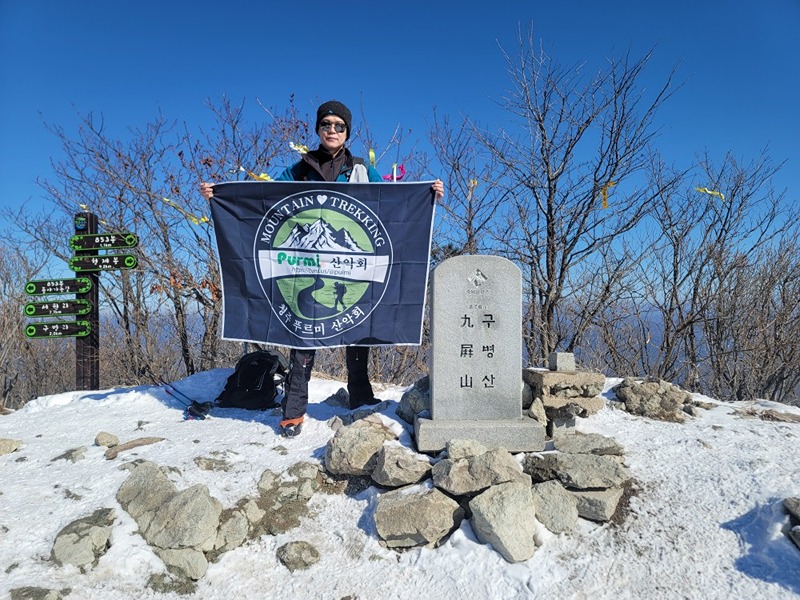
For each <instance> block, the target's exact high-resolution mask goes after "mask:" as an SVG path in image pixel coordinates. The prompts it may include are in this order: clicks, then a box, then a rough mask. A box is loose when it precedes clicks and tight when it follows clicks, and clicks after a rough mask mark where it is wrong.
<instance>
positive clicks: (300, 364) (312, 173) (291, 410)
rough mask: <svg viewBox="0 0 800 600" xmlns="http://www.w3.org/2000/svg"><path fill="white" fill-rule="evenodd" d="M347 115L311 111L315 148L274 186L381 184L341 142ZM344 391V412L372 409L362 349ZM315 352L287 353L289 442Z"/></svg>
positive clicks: (205, 192)
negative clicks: (346, 404)
mask: <svg viewBox="0 0 800 600" xmlns="http://www.w3.org/2000/svg"><path fill="white" fill-rule="evenodd" d="M351 123H352V115H351V113H350V110H349V109H348V108H347V107H346V106H345V105H344V104H342V103H341V102H339V101H337V100H329V101H328V102H324V103H323V104H322V105H320V107H319V108H318V109H317V120H316V125H315V131H316V133H317V135H318V136H319V141H320V143H319V147H318V148H317V149H316V150H311V151H309V152H306V153H305V154H303V155H302V157H301V159H300V160H299V161H297V162H296V163H295V164H293V165H292V166H290V167H288V168H287V169H285V170H284V171H283V172H282V173H281V174H280V175H279V176H278V177H277V178H276V181H341V182H347V181H350V182H354V183H367V182H382V181H383V178H382V177H381V175H380V174H379V173H378V172H377V171H376V170H375V168H374V167H372V166H371V165H365V164H364V161H363V159H360V158H356V157H354V156H353V155H352V153H351V152H350V150H349V149H348V148H347V147H346V146H345V143H346V142H347V140H348V139H350V132H351ZM431 191H432V192H433V194H434V195H435V197H436V199H437V200H438V199H439V198H442V197H443V196H444V184H443V183H442V181H441V180H438V179H437V180H436V181H435V182H434V183H433V185H432V186H431ZM200 193H201V194H202V196H203V197H204V198H205V199H207V200H210V199H211V196H212V195H213V184H210V183H202V184H200ZM345 355H346V364H347V391H348V394H349V396H350V409H351V410H353V409H356V408H358V407H360V406H365V405H374V404H377V403H378V402H380V400H379V399H377V398H375V395H374V393H373V390H372V385H371V384H370V381H369V374H368V359H369V347H368V346H347V347H346V349H345ZM315 356H316V350H314V349H307V348H292V350H291V352H290V356H289V363H290V366H289V372H288V374H287V376H286V380H285V382H284V388H285V392H286V394H285V400H284V403H283V419H282V420H281V422H280V428H281V435H283V436H284V437H294V436H296V435H298V434H299V433H300V431H301V429H302V424H303V421H304V419H305V414H306V409H307V406H308V382H309V380H310V379H311V371H312V368H313V366H314V358H315Z"/></svg>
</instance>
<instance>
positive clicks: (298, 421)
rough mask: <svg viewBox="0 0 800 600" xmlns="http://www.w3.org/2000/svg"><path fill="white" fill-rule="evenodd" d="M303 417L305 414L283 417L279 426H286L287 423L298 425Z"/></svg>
mask: <svg viewBox="0 0 800 600" xmlns="http://www.w3.org/2000/svg"><path fill="white" fill-rule="evenodd" d="M305 418H306V416H305V415H301V416H299V417H296V418H294V419H284V420H283V421H281V427H286V426H287V425H300V423H302V422H303V421H304V420H305Z"/></svg>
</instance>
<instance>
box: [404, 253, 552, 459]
mask: <svg viewBox="0 0 800 600" xmlns="http://www.w3.org/2000/svg"><path fill="white" fill-rule="evenodd" d="M431 315H432V319H431V358H430V364H429V367H430V368H429V378H430V400H431V418H430V419H425V418H418V419H417V420H416V422H415V424H414V430H415V436H416V441H417V449H418V450H419V451H420V452H438V451H440V450H442V449H444V448H445V447H446V445H447V442H449V441H450V440H452V439H472V440H475V441H478V442H480V443H481V444H483V445H484V446H486V447H487V448H489V449H492V448H499V447H502V448H505V449H506V450H508V451H510V452H534V451H540V450H543V449H544V445H545V430H544V427H543V426H542V425H541V424H540V423H538V422H537V421H535V420H534V419H531V418H529V417H524V416H523V415H522V275H521V273H520V270H519V268H518V267H517V266H516V265H515V264H514V263H512V262H511V261H510V260H507V259H505V258H502V257H499V256H457V257H454V258H449V259H447V260H445V261H444V262H442V264H440V265H439V266H438V267H437V268H436V269H435V270H434V272H433V278H432V293H431Z"/></svg>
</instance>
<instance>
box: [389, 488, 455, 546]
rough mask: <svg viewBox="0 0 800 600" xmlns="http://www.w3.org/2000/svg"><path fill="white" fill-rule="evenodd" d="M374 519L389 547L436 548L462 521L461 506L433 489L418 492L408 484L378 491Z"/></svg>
mask: <svg viewBox="0 0 800 600" xmlns="http://www.w3.org/2000/svg"><path fill="white" fill-rule="evenodd" d="M373 518H374V520H375V529H376V531H377V533H378V536H379V537H380V538H381V539H382V540H383V541H384V542H385V543H386V545H387V546H388V547H389V548H407V547H413V546H428V547H436V546H438V545H439V543H440V541H441V540H442V539H443V538H444V537H445V536H447V535H449V534H450V533H451V532H452V531H454V530H455V529H457V528H458V526H459V525H460V524H461V521H462V520H463V518H464V509H462V508H461V507H460V506H459V505H458V503H457V502H456V501H455V500H453V499H452V498H449V497H448V496H446V495H445V494H443V493H442V492H440V491H439V490H437V489H435V488H434V489H427V490H423V491H417V490H414V489H413V486H411V487H409V488H400V489H397V490H392V491H389V492H386V493H384V494H381V495H380V496H379V497H378V502H377V505H376V507H375V514H374V517H373Z"/></svg>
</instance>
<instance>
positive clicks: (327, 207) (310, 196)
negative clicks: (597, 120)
mask: <svg viewBox="0 0 800 600" xmlns="http://www.w3.org/2000/svg"><path fill="white" fill-rule="evenodd" d="M253 257H254V259H255V269H256V272H257V274H258V278H259V282H260V284H261V289H262V291H263V292H264V296H265V297H266V299H267V301H268V302H269V303H270V306H271V309H272V311H273V313H274V314H275V315H276V316H277V317H278V319H279V320H280V322H281V323H282V325H283V326H284V327H285V328H286V329H287V330H288V331H290V332H291V333H292V334H294V335H296V336H298V337H300V338H304V339H325V338H330V337H333V336H337V335H339V334H341V333H342V332H343V331H347V330H348V329H351V328H353V327H356V326H357V325H359V324H360V323H362V322H363V321H364V320H365V319H366V318H367V317H368V316H369V314H370V313H371V312H372V311H373V310H374V309H375V308H376V307H377V306H378V305H379V304H380V300H381V298H382V297H383V294H384V292H385V290H386V283H387V281H388V279H389V274H390V271H391V265H392V243H391V239H390V238H389V236H388V234H387V232H386V228H385V227H384V226H383V224H382V223H381V221H380V219H379V218H378V217H377V215H376V214H375V213H374V212H373V211H372V210H370V209H369V208H368V207H367V206H366V205H365V204H363V203H362V202H360V201H358V200H357V199H355V198H353V197H351V196H347V195H345V194H340V193H337V192H333V191H331V190H315V191H305V192H300V193H297V194H293V195H291V196H287V197H286V198H284V199H283V200H281V201H279V202H276V203H275V204H274V205H273V206H272V207H271V208H270V210H269V211H268V212H267V213H266V214H265V215H264V218H263V219H262V221H261V223H260V224H259V227H258V230H257V233H256V239H255V241H254V252H253Z"/></svg>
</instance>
